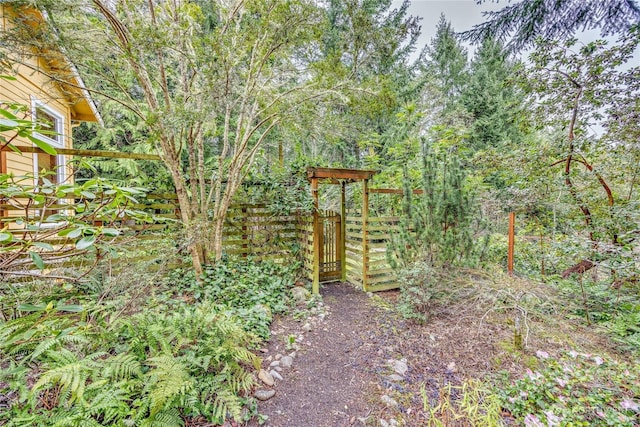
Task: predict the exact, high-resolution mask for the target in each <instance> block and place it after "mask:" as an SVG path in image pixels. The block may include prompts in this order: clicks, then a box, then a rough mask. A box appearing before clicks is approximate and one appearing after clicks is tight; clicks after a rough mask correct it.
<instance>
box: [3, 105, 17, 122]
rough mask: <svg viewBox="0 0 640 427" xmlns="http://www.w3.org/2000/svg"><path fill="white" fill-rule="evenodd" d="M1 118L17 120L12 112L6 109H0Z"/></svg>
mask: <svg viewBox="0 0 640 427" xmlns="http://www.w3.org/2000/svg"><path fill="white" fill-rule="evenodd" d="M0 116H5V117H6V118H7V119H10V120H16V119H17V117H16V115H15V114H13V113H12V112H11V111H7V110H5V109H4V108H0Z"/></svg>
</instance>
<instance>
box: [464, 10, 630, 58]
mask: <svg viewBox="0 0 640 427" xmlns="http://www.w3.org/2000/svg"><path fill="white" fill-rule="evenodd" d="M480 1H484V0H479V2H480ZM639 19H640V8H639V7H638V4H637V2H636V1H635V0H601V1H597V2H590V1H582V0H557V1H552V2H547V1H538V0H523V1H520V2H517V3H513V4H508V5H506V6H505V7H504V8H502V9H500V10H498V11H490V12H487V19H486V21H485V22H483V23H481V24H478V25H476V26H474V27H473V29H471V30H470V31H467V32H465V33H463V37H464V38H465V39H467V40H470V41H472V42H476V43H477V42H482V41H483V40H485V39H487V38H496V39H498V40H500V41H502V42H505V43H506V42H507V41H509V44H510V46H511V47H512V48H514V49H523V48H525V47H528V46H530V45H531V44H532V43H533V42H535V41H536V39H537V38H542V39H545V40H557V39H563V38H567V37H570V36H571V35H573V34H575V33H576V32H579V31H582V30H585V29H600V30H601V32H602V35H610V34H616V33H619V32H621V31H626V30H627V29H629V28H630V27H633V26H634V25H637V23H638V20H639Z"/></svg>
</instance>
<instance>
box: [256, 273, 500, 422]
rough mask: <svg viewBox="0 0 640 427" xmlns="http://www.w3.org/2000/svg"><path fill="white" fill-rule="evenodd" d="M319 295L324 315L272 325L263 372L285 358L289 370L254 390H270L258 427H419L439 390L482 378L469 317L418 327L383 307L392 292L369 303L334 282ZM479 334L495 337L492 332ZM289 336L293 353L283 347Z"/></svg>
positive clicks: (483, 361)
mask: <svg viewBox="0 0 640 427" xmlns="http://www.w3.org/2000/svg"><path fill="white" fill-rule="evenodd" d="M321 294H322V296H323V301H324V306H323V307H321V308H322V309H323V310H326V313H325V314H322V311H323V310H320V312H316V313H315V314H313V315H312V316H310V317H307V318H304V317H303V318H299V319H297V320H296V319H294V317H293V316H287V317H284V318H280V319H278V320H276V322H274V324H273V325H272V331H273V337H272V338H271V340H270V342H269V344H268V346H267V349H266V353H264V354H263V368H265V369H266V370H270V369H276V368H273V367H270V365H271V364H272V363H273V362H275V361H276V360H278V361H279V360H282V359H281V358H282V357H283V356H287V355H289V354H291V353H294V359H293V365H292V367H291V368H283V367H279V368H280V371H279V374H280V375H281V376H282V377H283V379H282V380H277V379H276V382H275V385H274V386H272V387H266V386H265V387H263V388H264V389H265V390H275V396H273V397H272V398H270V399H269V400H266V401H263V402H259V405H258V412H259V413H260V414H263V415H266V416H267V417H268V419H267V421H266V422H265V423H264V424H263V425H264V426H267V427H342V426H359V427H361V426H389V427H393V426H425V425H428V422H427V419H428V417H429V414H428V412H429V411H426V410H425V405H426V406H429V407H431V408H432V407H434V405H437V404H438V403H439V402H440V399H441V397H442V387H443V386H445V385H447V384H453V385H458V384H460V383H461V382H462V380H463V379H464V377H465V376H469V375H470V376H472V377H476V378H478V377H481V376H482V375H483V374H484V373H486V372H487V371H489V370H491V366H490V361H491V360H492V358H493V356H494V355H495V349H494V347H493V345H492V344H490V343H489V342H487V341H484V344H482V343H480V344H478V342H477V339H476V340H474V339H470V338H472V337H471V335H475V333H476V332H477V330H478V327H477V324H476V321H477V316H463V315H458V316H451V313H449V315H447V316H442V317H441V318H439V319H438V318H434V319H432V320H431V321H430V322H429V323H428V324H427V325H422V326H420V325H416V324H414V323H408V322H406V321H405V320H404V319H403V318H402V316H400V315H399V314H398V313H397V311H395V310H393V309H391V307H393V303H394V301H395V299H396V298H397V296H398V293H397V291H392V292H385V293H379V294H376V296H375V297H370V296H368V295H367V294H365V293H364V292H362V291H361V290H359V289H355V288H354V287H353V286H352V285H349V284H343V283H336V284H330V285H325V286H323V287H322V289H321ZM452 318H454V319H455V322H452ZM484 333H486V334H488V336H493V339H495V338H496V337H498V335H502V334H501V333H499V332H498V330H497V329H496V328H495V327H494V326H493V325H486V327H485V328H484ZM292 336H296V343H295V344H296V346H297V347H299V349H298V350H297V351H294V349H292V348H290V346H287V342H288V341H289V337H292ZM278 363H279V362H276V363H273V364H274V365H277V364H278ZM257 425H258V423H257V421H256V420H254V421H252V422H251V423H250V426H251V427H255V426H257Z"/></svg>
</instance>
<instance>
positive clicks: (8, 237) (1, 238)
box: [0, 231, 13, 243]
mask: <svg viewBox="0 0 640 427" xmlns="http://www.w3.org/2000/svg"><path fill="white" fill-rule="evenodd" d="M11 241H13V234H11V233H7V232H5V231H3V232H1V233H0V243H10V242H11Z"/></svg>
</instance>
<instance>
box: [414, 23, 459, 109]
mask: <svg viewBox="0 0 640 427" xmlns="http://www.w3.org/2000/svg"><path fill="white" fill-rule="evenodd" d="M420 62H421V64H422V73H423V75H425V77H426V78H430V79H431V80H432V82H433V84H434V85H435V87H436V90H437V92H439V94H440V98H441V99H440V102H441V103H442V104H443V114H445V115H447V114H451V113H453V112H454V111H455V110H456V109H457V108H459V97H460V94H461V93H462V90H463V87H464V85H465V84H466V80H467V78H468V72H467V51H466V49H464V48H463V47H462V46H461V45H460V42H459V41H458V38H457V36H456V33H455V31H454V30H453V28H452V27H451V22H449V21H447V19H446V18H445V16H444V15H441V16H440V21H439V22H438V27H437V29H436V35H435V36H434V37H433V38H432V39H431V43H430V45H427V46H425V48H424V49H423V51H422V53H421V55H420Z"/></svg>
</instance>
